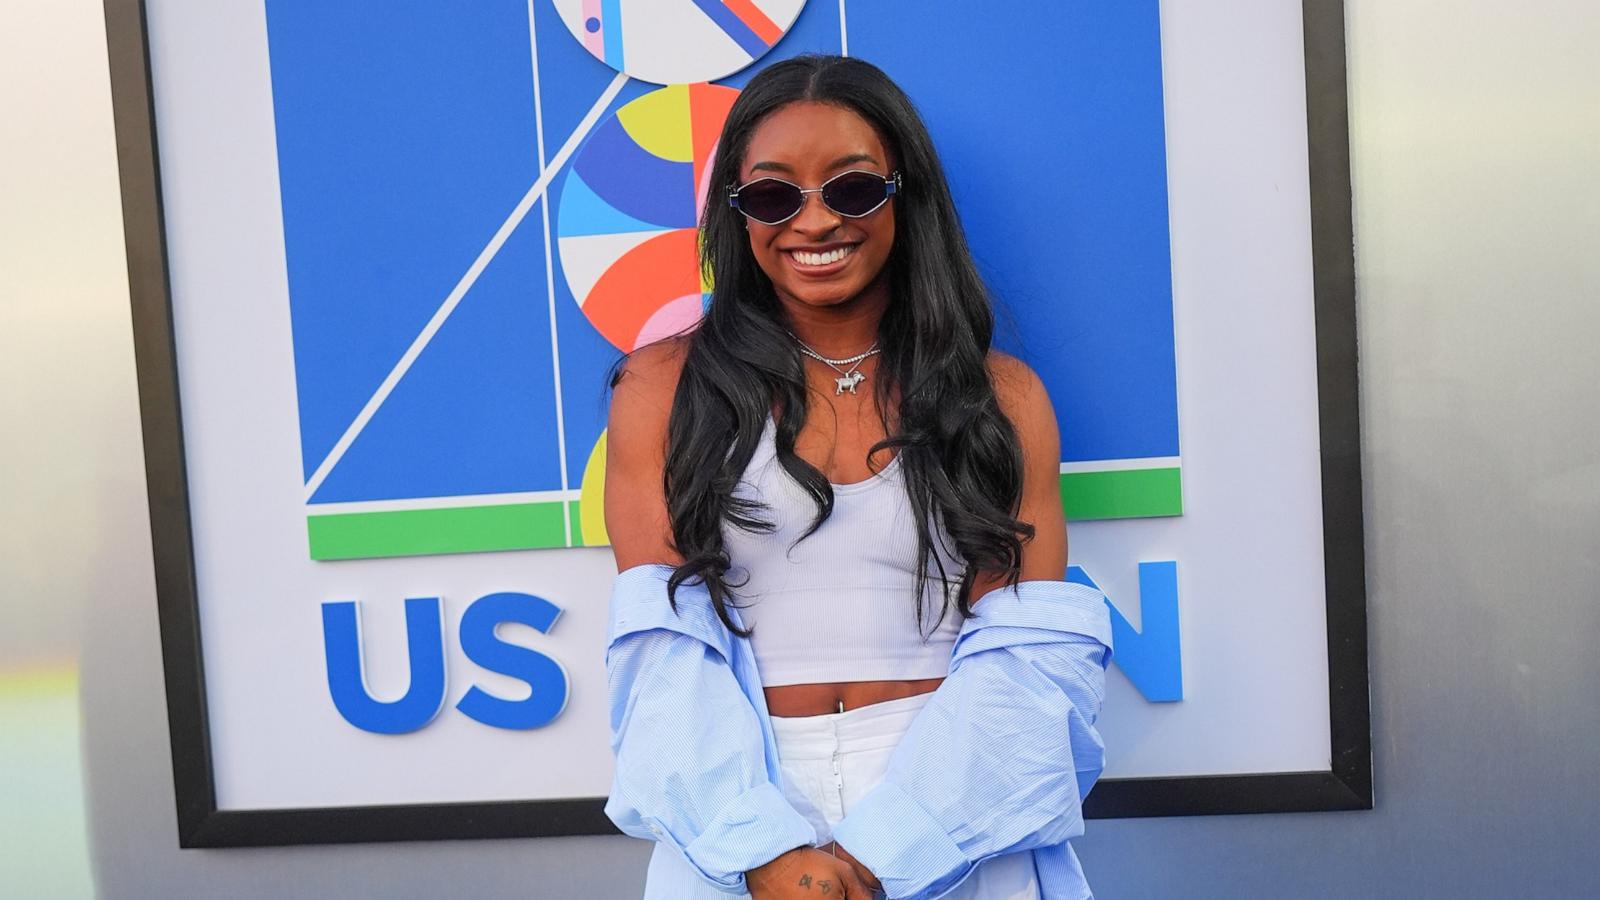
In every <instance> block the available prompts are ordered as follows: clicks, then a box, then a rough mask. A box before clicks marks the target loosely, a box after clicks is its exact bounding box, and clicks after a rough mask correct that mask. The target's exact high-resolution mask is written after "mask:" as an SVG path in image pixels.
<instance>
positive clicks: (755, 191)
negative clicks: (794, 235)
mask: <svg viewBox="0 0 1600 900" xmlns="http://www.w3.org/2000/svg"><path fill="white" fill-rule="evenodd" d="M899 189H900V173H899V172H898V171H896V172H894V173H893V174H891V175H889V176H887V177H885V176H883V175H879V174H878V173H877V172H868V171H865V170H863V169H851V170H850V171H848V172H840V173H839V174H838V175H835V176H833V177H832V178H829V179H828V180H827V181H824V182H823V183H822V187H815V188H803V187H801V186H800V185H798V184H794V183H793V182H788V181H784V180H783V179H782V178H771V177H768V178H757V179H756V180H754V181H751V182H748V183H746V184H742V185H739V186H738V187H732V186H730V188H729V191H728V205H729V206H731V207H733V208H734V209H737V210H738V211H739V212H742V213H744V214H745V216H746V217H748V218H751V219H754V220H755V221H757V222H760V223H762V224H763V225H781V224H783V223H784V222H787V221H789V220H790V219H792V218H794V217H795V216H797V215H799V214H800V210H801V209H803V208H805V205H806V195H807V194H820V195H821V196H822V204H823V205H824V206H826V207H827V208H829V209H831V210H833V211H834V212H835V213H838V214H839V215H841V216H844V217H846V218H850V219H859V218H861V217H862V216H865V215H869V214H871V213H873V212H875V211H877V209H878V207H880V206H882V205H883V204H885V203H887V202H889V198H890V197H893V196H894V195H895V192H896V191H898V190H899Z"/></svg>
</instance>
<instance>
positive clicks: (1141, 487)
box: [1061, 467, 1183, 522]
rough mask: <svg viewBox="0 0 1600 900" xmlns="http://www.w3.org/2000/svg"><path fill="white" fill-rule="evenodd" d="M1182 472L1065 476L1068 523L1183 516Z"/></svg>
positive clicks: (1126, 471)
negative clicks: (1091, 520)
mask: <svg viewBox="0 0 1600 900" xmlns="http://www.w3.org/2000/svg"><path fill="white" fill-rule="evenodd" d="M1182 472H1183V470H1182V469H1179V468H1177V467H1173V468H1168V469H1124V470H1121V471H1116V472H1068V473H1065V474H1063V475H1062V476H1061V505H1062V506H1063V507H1065V509H1066V513H1067V521H1069V522H1082V521H1086V520H1090V519H1140V518H1146V517H1149V516H1181V515H1183V490H1182V486H1183V478H1182Z"/></svg>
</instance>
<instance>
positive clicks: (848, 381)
mask: <svg viewBox="0 0 1600 900" xmlns="http://www.w3.org/2000/svg"><path fill="white" fill-rule="evenodd" d="M866 377H867V376H865V375H863V374H861V373H860V372H851V373H850V374H849V375H845V376H842V377H840V378H835V379H834V381H835V382H836V383H837V385H838V386H837V387H835V388H834V391H833V395H834V396H835V397H837V396H839V395H840V394H842V393H844V389H845V388H849V389H850V393H852V394H854V393H855V392H856V385H858V384H860V383H861V382H862V381H863V380H864V379H865V378H866Z"/></svg>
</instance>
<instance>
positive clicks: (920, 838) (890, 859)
mask: <svg viewBox="0 0 1600 900" xmlns="http://www.w3.org/2000/svg"><path fill="white" fill-rule="evenodd" d="M833 840H834V841H835V842H836V843H837V844H838V845H839V846H840V847H843V848H844V849H845V850H847V851H849V852H850V855H851V856H854V857H855V858H856V859H858V860H860V861H861V864H862V865H864V866H866V867H867V869H868V870H869V871H871V872H872V874H873V875H875V876H877V878H878V881H880V882H882V883H883V889H884V891H885V893H887V894H888V895H889V897H890V898H896V897H913V896H917V895H918V894H920V893H922V892H923V891H926V890H927V889H928V888H929V887H931V886H933V885H935V884H941V883H943V882H945V881H947V880H949V879H950V878H952V877H954V878H955V879H956V880H957V881H959V880H961V879H962V878H964V877H965V875H966V871H967V869H969V868H971V866H972V862H971V861H970V860H968V859H967V857H966V854H964V853H962V852H961V848H960V847H958V846H956V842H955V841H954V840H952V839H951V837H950V835H948V834H946V833H945V831H944V829H943V828H940V827H939V823H938V822H935V821H934V820H933V817H932V816H930V815H928V813H927V811H926V810H924V809H923V808H922V807H921V806H919V805H918V804H917V802H916V801H915V800H912V799H911V797H910V796H908V795H907V794H906V792H905V791H902V790H901V789H900V788H899V786H897V785H895V784H893V783H892V782H887V781H885V782H880V783H879V784H878V785H877V786H876V787H874V788H872V789H871V790H870V791H868V792H867V794H866V796H864V797H862V798H861V800H860V801H859V802H857V803H856V805H855V806H852V807H851V808H850V814H849V815H848V816H845V817H844V818H843V819H841V820H840V821H839V824H838V825H837V826H835V827H834V829H833Z"/></svg>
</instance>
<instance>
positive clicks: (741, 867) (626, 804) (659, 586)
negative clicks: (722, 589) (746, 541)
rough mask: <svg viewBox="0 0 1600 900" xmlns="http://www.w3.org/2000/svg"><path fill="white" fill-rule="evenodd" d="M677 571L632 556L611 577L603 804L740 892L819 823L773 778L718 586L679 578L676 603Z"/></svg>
mask: <svg viewBox="0 0 1600 900" xmlns="http://www.w3.org/2000/svg"><path fill="white" fill-rule="evenodd" d="M671 573H672V567H671V566H668V565H666V564H662V563H651V564H646V565H641V566H634V567H633V568H630V569H627V570H625V571H623V572H622V573H620V574H619V575H618V576H617V579H616V581H615V583H614V585H613V588H612V595H611V625H610V636H609V641H608V644H607V648H606V685H607V690H606V693H607V702H608V706H609V709H610V719H611V750H612V754H613V756H614V757H615V762H616V767H615V774H614V777H613V780H612V786H611V794H610V797H609V798H608V799H607V801H606V805H605V813H606V816H607V817H608V818H609V819H611V821H612V822H613V823H615V824H616V826H617V827H618V828H619V829H621V830H622V832H623V833H624V834H628V835H631V836H633V837H638V838H644V839H646V840H655V841H660V842H661V843H664V844H666V845H668V846H670V847H671V848H673V850H675V851H676V852H677V853H679V854H680V855H681V856H682V857H683V858H684V860H686V861H687V862H688V863H689V865H690V866H692V867H693V868H694V870H695V872H696V873H698V875H699V877H700V878H702V879H704V880H705V881H706V882H707V883H708V884H709V885H711V886H713V887H715V888H717V889H719V890H721V891H724V892H726V893H730V894H735V895H742V894H744V893H745V892H746V890H747V889H746V887H745V872H747V871H748V870H750V869H753V868H756V867H757V866H760V865H762V864H763V863H767V862H770V861H772V860H773V859H775V858H777V857H778V856H779V855H781V854H782V853H784V852H786V851H788V850H792V849H794V848H795V847H800V846H806V845H810V846H815V845H816V844H817V840H818V839H817V832H816V829H815V828H814V827H813V826H812V825H811V824H810V823H809V822H808V821H807V820H806V819H805V817H804V816H802V815H801V814H800V813H799V812H798V811H797V810H795V808H794V807H793V806H792V805H790V803H789V801H788V800H787V798H785V796H784V794H783V792H782V790H781V789H780V788H779V787H778V786H777V785H778V779H779V778H780V777H781V775H780V774H779V773H778V771H777V760H776V756H775V755H774V754H769V753H768V752H767V751H768V741H767V739H766V737H765V734H764V731H763V728H762V719H761V717H762V716H763V715H764V714H765V711H764V710H757V709H756V708H755V706H754V705H752V701H751V698H750V697H749V696H748V695H747V693H746V689H747V688H748V687H749V686H748V685H743V684H741V681H740V676H739V674H738V671H737V669H736V667H735V666H734V663H735V662H736V660H737V659H738V657H737V656H736V651H735V648H734V643H733V635H732V633H731V632H729V631H728V629H727V627H726V626H724V625H723V624H722V622H721V620H720V619H718V618H717V614H716V610H715V608H714V607H713V605H712V601H711V595H710V592H709V591H708V590H707V588H706V586H705V585H704V584H699V585H691V584H687V583H686V584H683V585H680V586H679V588H678V592H677V604H678V609H677V611H676V612H674V611H673V609H672V607H671V605H669V603H668V601H667V582H666V579H667V576H669V575H670V574H671ZM756 689H759V687H758V686H757V688H756Z"/></svg>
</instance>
